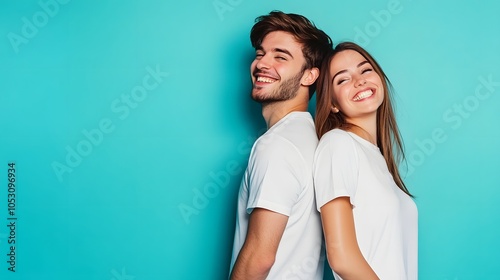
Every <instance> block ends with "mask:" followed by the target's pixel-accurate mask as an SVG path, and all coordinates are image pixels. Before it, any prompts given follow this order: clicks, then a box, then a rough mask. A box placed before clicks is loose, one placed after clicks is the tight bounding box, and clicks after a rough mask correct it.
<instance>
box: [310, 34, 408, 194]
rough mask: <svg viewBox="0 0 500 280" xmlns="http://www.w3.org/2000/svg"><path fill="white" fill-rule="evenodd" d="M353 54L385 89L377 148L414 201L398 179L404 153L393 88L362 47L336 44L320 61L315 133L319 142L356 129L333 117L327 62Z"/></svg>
mask: <svg viewBox="0 0 500 280" xmlns="http://www.w3.org/2000/svg"><path fill="white" fill-rule="evenodd" d="M345 50H353V51H356V52H357V53H359V54H360V55H362V56H363V57H364V58H365V59H366V60H367V61H368V62H369V63H370V64H371V65H372V67H373V69H374V71H375V72H376V73H377V74H378V75H379V76H380V78H381V80H382V85H383V87H384V101H383V102H382V104H381V105H380V107H379V108H378V110H377V146H378V147H379V149H380V152H381V153H382V155H383V156H384V158H385V161H386V163H387V167H388V169H389V172H391V174H392V177H393V178H394V181H395V183H396V185H397V186H398V187H399V188H400V189H401V190H402V191H403V192H405V193H406V194H408V195H409V196H411V197H413V195H412V194H410V192H409V191H408V189H407V188H406V185H405V183H404V182H403V179H402V178H401V175H400V174H399V169H398V163H399V162H401V161H402V160H404V159H405V155H404V151H403V141H402V138H401V134H400V132H399V129H398V125H397V123H396V117H395V115H394V109H393V105H392V91H393V88H392V85H391V82H390V81H389V78H387V76H386V75H385V73H384V71H383V70H382V68H381V67H380V65H379V64H378V63H377V61H376V60H375V59H374V58H373V57H372V56H371V55H370V54H369V53H368V52H367V51H366V50H365V49H363V48H362V47H361V46H359V45H357V44H356V43H352V42H343V43H340V44H338V45H337V46H336V47H335V49H334V50H333V51H332V52H330V54H329V55H328V56H327V58H326V59H324V60H323V63H322V65H321V70H320V76H319V78H318V90H317V92H316V117H315V125H316V133H317V135H318V138H321V137H322V136H323V135H324V134H325V133H327V132H328V131H330V130H332V129H334V128H341V129H344V130H345V129H349V128H350V127H353V126H355V125H354V124H351V123H348V122H347V121H346V119H345V116H344V115H343V114H342V112H338V113H333V112H332V110H331V108H332V105H333V104H334V103H333V94H332V92H333V86H332V75H331V73H330V62H331V61H332V59H333V58H334V57H335V55H336V54H338V53H340V52H342V51H345Z"/></svg>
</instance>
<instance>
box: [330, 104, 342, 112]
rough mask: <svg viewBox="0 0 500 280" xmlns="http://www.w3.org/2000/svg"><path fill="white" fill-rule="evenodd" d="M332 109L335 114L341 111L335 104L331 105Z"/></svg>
mask: <svg viewBox="0 0 500 280" xmlns="http://www.w3.org/2000/svg"><path fill="white" fill-rule="evenodd" d="M330 110H332V112H333V113H334V114H337V113H338V112H340V111H339V109H338V108H337V107H335V105H332V106H331V107H330Z"/></svg>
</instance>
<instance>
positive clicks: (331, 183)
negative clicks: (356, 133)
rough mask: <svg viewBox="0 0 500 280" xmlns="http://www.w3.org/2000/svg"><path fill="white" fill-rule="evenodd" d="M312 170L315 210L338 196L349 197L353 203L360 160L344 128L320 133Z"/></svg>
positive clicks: (353, 203) (352, 140) (352, 141)
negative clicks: (321, 134) (323, 133)
mask: <svg viewBox="0 0 500 280" xmlns="http://www.w3.org/2000/svg"><path fill="white" fill-rule="evenodd" d="M313 170H314V171H313V177H314V190H315V195H316V206H317V208H318V211H320V208H321V207H322V206H323V205H325V204H326V203H328V202H330V201H331V200H333V199H335V198H338V197H349V198H350V202H351V204H352V205H353V206H355V200H356V197H355V196H356V188H357V184H358V170H359V163H358V155H357V151H356V146H355V144H354V139H352V137H351V136H350V135H348V134H347V132H345V131H341V130H334V131H331V132H329V133H327V134H325V135H323V137H322V138H321V140H320V143H319V144H318V147H317V148H316V153H315V156H314V169H313Z"/></svg>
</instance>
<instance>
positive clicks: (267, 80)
mask: <svg viewBox="0 0 500 280" xmlns="http://www.w3.org/2000/svg"><path fill="white" fill-rule="evenodd" d="M274 81H276V80H275V79H271V78H267V77H261V76H259V77H257V82H264V83H272V82H274Z"/></svg>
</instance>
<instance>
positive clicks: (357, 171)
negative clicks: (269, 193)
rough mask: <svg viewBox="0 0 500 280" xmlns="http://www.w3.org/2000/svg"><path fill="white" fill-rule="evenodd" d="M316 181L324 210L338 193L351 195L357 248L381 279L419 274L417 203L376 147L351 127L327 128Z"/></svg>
mask: <svg viewBox="0 0 500 280" xmlns="http://www.w3.org/2000/svg"><path fill="white" fill-rule="evenodd" d="M314 185H315V191H316V203H317V208H318V211H320V212H321V207H322V206H323V205H325V204H326V203H328V202H330V201H331V200H333V199H335V198H338V197H349V198H350V201H351V204H352V206H353V216H354V224H355V228H356V237H357V241H358V245H359V248H360V250H361V252H362V254H363V256H364V257H365V259H366V261H367V262H368V264H369V265H370V266H371V268H372V269H373V270H374V271H375V273H376V274H377V275H378V277H379V278H380V279H383V280H414V279H415V280H416V279H417V276H418V270H417V261H418V258H417V251H418V246H417V244H418V222H417V220H418V214H417V207H416V205H415V203H414V202H413V200H412V199H411V198H410V197H409V196H408V195H407V194H405V193H404V192H403V191H401V189H399V188H398V186H397V185H396V183H395V182H394V179H393V177H392V175H391V173H390V172H389V170H388V168H387V164H386V162H385V159H384V157H383V156H382V154H381V153H380V150H379V148H378V147H377V146H375V145H373V144H372V143H370V142H368V141H366V140H365V139H363V138H361V137H359V136H357V135H356V134H354V133H352V132H346V131H343V130H340V129H333V130H331V131H329V132H327V133H325V135H323V137H322V138H321V140H320V142H319V144H318V147H317V149H316V154H315V161H314ZM333 274H334V276H335V279H341V278H340V277H339V276H338V275H336V274H335V272H333Z"/></svg>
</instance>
